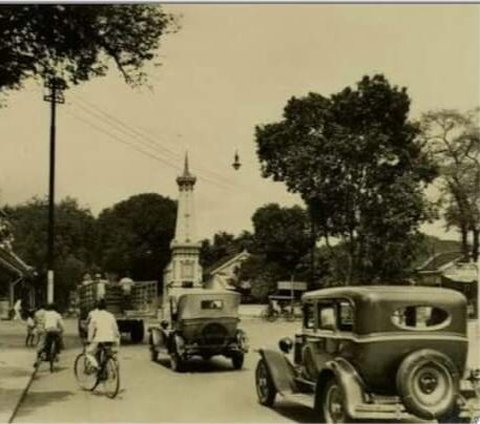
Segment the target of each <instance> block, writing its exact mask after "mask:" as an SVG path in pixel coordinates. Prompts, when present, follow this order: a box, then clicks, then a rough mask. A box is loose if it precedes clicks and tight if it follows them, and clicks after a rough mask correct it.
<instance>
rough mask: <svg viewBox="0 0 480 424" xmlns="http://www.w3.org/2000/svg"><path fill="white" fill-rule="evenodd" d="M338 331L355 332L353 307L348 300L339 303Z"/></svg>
mask: <svg viewBox="0 0 480 424" xmlns="http://www.w3.org/2000/svg"><path fill="white" fill-rule="evenodd" d="M338 329H339V330H340V331H353V306H352V304H351V303H350V302H348V301H346V300H341V301H340V302H339V303H338Z"/></svg>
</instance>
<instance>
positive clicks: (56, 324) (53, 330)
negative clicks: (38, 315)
mask: <svg viewBox="0 0 480 424" xmlns="http://www.w3.org/2000/svg"><path fill="white" fill-rule="evenodd" d="M43 329H44V336H43V338H42V340H40V342H39V344H38V349H37V361H38V357H39V356H40V355H41V354H42V352H43V351H44V349H45V345H46V342H47V338H48V337H49V335H55V336H57V337H59V347H61V346H63V342H62V339H61V337H62V334H63V329H64V326H63V320H62V316H61V315H60V314H59V313H58V312H57V311H56V310H55V305H53V304H50V305H48V306H47V307H46V310H45V312H44V314H43Z"/></svg>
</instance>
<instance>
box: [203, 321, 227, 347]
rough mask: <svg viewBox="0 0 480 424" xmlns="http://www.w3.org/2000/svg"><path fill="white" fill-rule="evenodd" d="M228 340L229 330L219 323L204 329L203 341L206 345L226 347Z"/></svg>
mask: <svg viewBox="0 0 480 424" xmlns="http://www.w3.org/2000/svg"><path fill="white" fill-rule="evenodd" d="M227 338H228V330H227V329H226V328H225V327H224V326H223V325H222V324H219V323H218V322H211V323H209V324H207V325H205V327H203V329H202V341H203V343H204V344H205V345H224V344H225V343H226V342H227Z"/></svg>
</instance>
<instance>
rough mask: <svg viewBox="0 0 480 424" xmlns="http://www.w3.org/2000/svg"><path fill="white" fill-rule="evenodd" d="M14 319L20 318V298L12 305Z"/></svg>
mask: <svg viewBox="0 0 480 424" xmlns="http://www.w3.org/2000/svg"><path fill="white" fill-rule="evenodd" d="M13 313H14V315H13V319H14V321H17V320H22V299H18V300H17V301H16V302H15V305H14V306H13Z"/></svg>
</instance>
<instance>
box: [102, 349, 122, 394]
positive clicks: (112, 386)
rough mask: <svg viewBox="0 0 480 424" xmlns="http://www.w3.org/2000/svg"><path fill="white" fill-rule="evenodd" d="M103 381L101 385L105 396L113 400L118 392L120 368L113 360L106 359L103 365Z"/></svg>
mask: <svg viewBox="0 0 480 424" xmlns="http://www.w3.org/2000/svg"><path fill="white" fill-rule="evenodd" d="M105 373H106V375H105V380H104V381H103V384H104V386H105V394H106V395H107V396H108V397H109V398H110V399H113V398H114V397H115V396H117V394H118V391H119V390H120V368H119V366H118V361H117V360H116V359H114V358H108V359H107V362H106V364H105Z"/></svg>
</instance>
